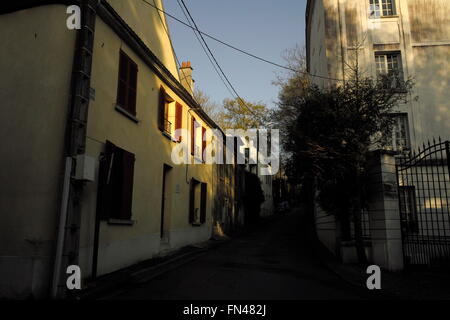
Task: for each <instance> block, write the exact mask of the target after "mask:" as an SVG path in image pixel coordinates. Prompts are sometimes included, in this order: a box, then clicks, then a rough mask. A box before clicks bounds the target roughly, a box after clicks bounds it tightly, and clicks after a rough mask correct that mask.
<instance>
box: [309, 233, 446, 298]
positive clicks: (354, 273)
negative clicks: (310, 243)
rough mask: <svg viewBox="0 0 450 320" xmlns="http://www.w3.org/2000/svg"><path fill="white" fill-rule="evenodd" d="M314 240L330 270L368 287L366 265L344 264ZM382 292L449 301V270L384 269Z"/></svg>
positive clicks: (315, 246) (390, 295) (383, 293)
mask: <svg viewBox="0 0 450 320" xmlns="http://www.w3.org/2000/svg"><path fill="white" fill-rule="evenodd" d="M315 242H316V243H315V244H314V249H315V250H314V251H315V253H316V255H317V257H318V258H319V259H320V260H321V262H322V263H323V264H324V265H325V266H326V267H327V268H328V269H329V270H330V271H332V272H334V273H335V274H336V275H338V276H339V277H340V278H341V279H343V280H345V281H346V282H347V283H349V284H351V285H353V286H356V287H359V288H366V281H367V278H368V277H369V275H367V274H366V270H365V269H364V268H362V267H361V266H359V265H353V264H352V265H349V264H345V265H344V264H342V263H341V262H340V261H339V260H338V259H337V258H336V257H335V256H334V255H333V254H332V253H331V252H330V251H328V249H327V248H325V246H323V245H322V244H321V243H320V242H319V241H318V240H317V241H315ZM317 242H319V243H317ZM379 294H380V295H381V297H382V298H383V299H388V300H393V299H396V300H398V299H401V300H450V270H417V271H403V272H389V271H386V270H382V272H381V290H379Z"/></svg>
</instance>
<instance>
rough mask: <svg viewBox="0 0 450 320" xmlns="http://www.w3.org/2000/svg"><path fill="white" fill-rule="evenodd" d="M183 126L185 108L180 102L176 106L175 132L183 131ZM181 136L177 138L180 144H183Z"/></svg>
mask: <svg viewBox="0 0 450 320" xmlns="http://www.w3.org/2000/svg"><path fill="white" fill-rule="evenodd" d="M182 126H183V106H182V105H181V104H179V103H178V102H177V103H176V105H175V130H179V129H181V128H182ZM181 138H182V137H181V134H180V135H178V136H175V139H177V141H178V142H181Z"/></svg>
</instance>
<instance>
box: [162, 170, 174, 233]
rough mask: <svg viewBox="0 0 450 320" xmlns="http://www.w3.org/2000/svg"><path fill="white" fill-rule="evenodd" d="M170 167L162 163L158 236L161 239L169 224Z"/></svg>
mask: <svg viewBox="0 0 450 320" xmlns="http://www.w3.org/2000/svg"><path fill="white" fill-rule="evenodd" d="M171 170H172V167H171V166H169V165H167V164H164V166H163V181H162V195H161V226H160V236H161V239H163V238H164V237H165V236H166V233H167V230H168V227H169V226H168V224H169V210H170V172H171Z"/></svg>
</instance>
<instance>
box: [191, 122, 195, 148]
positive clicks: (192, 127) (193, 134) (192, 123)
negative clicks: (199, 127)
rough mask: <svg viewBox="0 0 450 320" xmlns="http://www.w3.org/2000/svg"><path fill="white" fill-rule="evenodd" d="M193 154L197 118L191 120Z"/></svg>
mask: <svg viewBox="0 0 450 320" xmlns="http://www.w3.org/2000/svg"><path fill="white" fill-rule="evenodd" d="M191 155H195V118H194V117H192V121H191Z"/></svg>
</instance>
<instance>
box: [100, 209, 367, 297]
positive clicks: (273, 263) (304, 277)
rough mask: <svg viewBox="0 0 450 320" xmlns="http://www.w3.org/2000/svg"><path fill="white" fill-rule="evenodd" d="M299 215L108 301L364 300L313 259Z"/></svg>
mask: <svg viewBox="0 0 450 320" xmlns="http://www.w3.org/2000/svg"><path fill="white" fill-rule="evenodd" d="M302 221H303V219H302V217H301V215H300V214H293V213H291V214H286V215H284V216H282V217H279V218H276V219H274V220H273V221H270V222H269V223H267V222H266V223H264V224H262V225H260V226H258V227H256V228H255V229H254V230H253V231H251V232H249V233H248V234H246V235H244V236H240V237H238V238H236V239H233V240H232V241H230V242H228V243H226V244H224V245H222V246H220V247H218V248H216V249H212V250H210V251H208V252H207V253H206V254H205V255H203V256H201V257H199V258H198V259H196V260H194V261H192V262H190V263H188V264H185V265H183V266H181V267H179V268H178V269H176V270H173V271H170V272H167V273H165V274H163V275H161V276H159V277H157V278H155V279H153V280H151V281H150V282H147V283H145V284H143V285H139V286H135V287H131V288H128V290H127V291H125V292H121V293H117V295H114V296H110V297H109V298H110V299H120V300H121V299H124V300H127V299H140V300H142V299H144V300H147V299H148V300H174V299H176V300H210V299H212V300H233V299H234V300H236V299H238V300H239V299H246V300H247V299H250V300H269V299H270V300H297V299H308V300H310V299H327V300H328V299H367V298H371V294H370V292H369V291H368V290H366V289H363V288H356V287H353V286H351V285H349V284H348V283H346V282H345V281H343V280H342V279H341V278H339V277H338V276H337V275H335V274H334V273H333V272H331V271H330V270H329V269H327V268H326V267H325V266H323V265H322V263H321V262H320V261H319V260H318V259H317V258H316V257H315V255H314V254H313V252H312V248H311V246H310V245H309V244H308V242H307V240H306V235H305V231H304V223H302Z"/></svg>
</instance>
